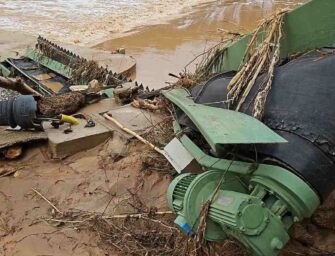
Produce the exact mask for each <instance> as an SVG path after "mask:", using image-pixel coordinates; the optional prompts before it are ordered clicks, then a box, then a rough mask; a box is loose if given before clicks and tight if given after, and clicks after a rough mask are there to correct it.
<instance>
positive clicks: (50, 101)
mask: <svg viewBox="0 0 335 256" xmlns="http://www.w3.org/2000/svg"><path fill="white" fill-rule="evenodd" d="M84 104H85V95H83V94H82V93H80V92H69V93H64V94H61V95H55V96H52V97H43V98H41V99H39V100H38V110H39V112H40V113H41V114H42V115H43V116H45V117H54V116H57V115H59V114H67V115H71V114H74V113H76V112H77V111H78V110H79V109H80V108H81V107H82V106H83V105H84Z"/></svg>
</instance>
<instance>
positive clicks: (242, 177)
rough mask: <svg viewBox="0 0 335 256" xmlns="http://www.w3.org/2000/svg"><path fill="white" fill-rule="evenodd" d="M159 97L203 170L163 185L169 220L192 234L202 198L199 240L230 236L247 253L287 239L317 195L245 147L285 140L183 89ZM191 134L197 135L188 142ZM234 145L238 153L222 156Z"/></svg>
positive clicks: (263, 255)
mask: <svg viewBox="0 0 335 256" xmlns="http://www.w3.org/2000/svg"><path fill="white" fill-rule="evenodd" d="M163 94H164V96H165V97H166V98H168V99H169V100H170V101H171V102H172V103H173V104H174V107H175V113H176V122H175V124H174V128H175V132H176V134H179V136H178V139H179V141H180V142H181V143H182V144H183V146H184V147H185V148H186V149H187V151H188V152H189V153H190V154H191V155H192V156H193V157H194V158H195V159H196V161H197V162H198V164H199V165H200V167H201V169H202V170H203V173H201V174H191V173H186V174H182V175H180V176H178V177H177V178H176V179H175V180H174V181H173V182H172V183H171V185H170V187H169V189H168V204H169V207H170V208H171V209H172V210H173V211H174V212H175V213H176V214H177V215H178V216H177V219H176V221H175V222H176V223H177V224H178V225H179V226H180V227H181V228H182V229H183V230H184V231H185V232H186V233H188V234H189V235H194V234H195V233H196V232H197V230H198V227H199V220H200V219H201V211H202V207H203V206H204V205H205V204H206V203H207V202H209V203H210V207H209V213H208V216H207V226H206V232H205V239H207V240H209V241H223V240H225V239H226V238H227V237H234V238H235V239H237V240H238V241H240V242H241V243H242V244H243V245H244V246H245V247H246V248H247V249H248V250H249V251H250V252H251V253H252V254H253V255H258V256H271V255H277V254H278V253H279V252H280V250H281V249H283V248H284V246H285V245H286V243H287V242H288V241H289V239H290V237H289V228H290V227H291V226H292V225H293V223H295V222H299V221H302V220H303V219H304V218H309V217H311V216H312V214H313V212H314V211H315V210H316V208H317V207H318V206H319V205H320V198H319V195H318V192H317V190H316V189H315V188H314V187H313V186H311V185H310V183H309V182H308V181H307V180H306V179H305V178H304V177H303V176H300V175H299V174H297V172H296V171H295V170H294V169H292V168H290V167H289V166H285V164H284V163H281V162H280V159H279V160H277V161H275V160H273V159H271V158H269V156H265V155H262V154H259V155H258V156H257V158H258V160H257V161H253V160H252V156H251V155H250V154H248V150H245V148H247V149H248V147H250V146H252V148H255V147H256V146H264V145H273V146H276V145H277V146H278V145H287V144H289V143H288V140H287V139H286V138H283V137H281V136H279V135H278V134H276V133H275V132H274V131H273V130H271V129H269V128H268V127H266V126H265V125H264V124H263V123H262V122H260V121H258V120H257V119H255V118H253V117H251V116H249V115H246V114H243V113H239V112H235V111H231V110H227V109H222V108H217V107H211V106H207V105H202V104H197V103H195V102H194V101H193V100H192V98H191V97H190V94H189V93H188V92H187V91H186V90H184V89H174V90H172V91H166V92H164V93H163ZM192 134H193V135H192ZM194 135H196V136H194ZM196 137H198V138H199V137H203V140H201V141H200V142H199V140H195V141H193V140H192V139H191V138H193V139H194V138H196ZM234 147H237V148H241V149H242V151H239V152H238V153H236V155H237V156H235V155H234V154H232V155H230V156H229V152H231V151H234V150H232V148H234ZM205 152H206V153H205ZM245 152H247V153H245ZM244 153H245V154H244ZM253 153H255V152H253ZM239 154H244V157H245V159H246V160H245V161H243V156H241V157H240V158H239ZM222 156H223V157H222ZM269 159H270V160H269ZM267 163H268V164H267Z"/></svg>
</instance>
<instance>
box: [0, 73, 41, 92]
mask: <svg viewBox="0 0 335 256" xmlns="http://www.w3.org/2000/svg"><path fill="white" fill-rule="evenodd" d="M0 87H2V88H5V89H8V90H13V91H16V92H19V93H21V94H23V95H36V96H41V97H42V94H40V93H39V92H37V91H35V90H34V89H32V88H31V87H29V86H28V85H27V84H26V83H25V82H23V81H22V80H21V79H20V78H16V79H13V78H8V77H2V76H0Z"/></svg>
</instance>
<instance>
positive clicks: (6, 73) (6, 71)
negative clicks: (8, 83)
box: [0, 63, 12, 77]
mask: <svg viewBox="0 0 335 256" xmlns="http://www.w3.org/2000/svg"><path fill="white" fill-rule="evenodd" d="M0 71H1V74H2V76H4V77H9V76H10V74H11V73H12V72H10V70H9V69H8V68H6V67H5V66H4V65H2V64H1V63H0Z"/></svg>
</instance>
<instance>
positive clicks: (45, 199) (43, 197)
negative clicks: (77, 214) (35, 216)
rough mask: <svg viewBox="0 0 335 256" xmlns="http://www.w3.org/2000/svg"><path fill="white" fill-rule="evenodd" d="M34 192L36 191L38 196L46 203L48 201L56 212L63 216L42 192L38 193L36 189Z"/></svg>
mask: <svg viewBox="0 0 335 256" xmlns="http://www.w3.org/2000/svg"><path fill="white" fill-rule="evenodd" d="M32 191H34V192H35V193H36V194H37V195H39V196H40V197H41V198H42V199H43V200H44V201H46V202H47V203H48V204H49V205H50V206H51V207H52V208H54V209H55V211H56V212H58V213H60V214H63V213H62V212H61V211H60V210H59V209H58V208H57V207H56V206H55V205H54V204H53V203H51V202H50V201H49V200H48V199H47V198H46V197H45V196H43V195H42V194H41V193H40V192H38V191H37V190H36V189H34V188H32Z"/></svg>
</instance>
